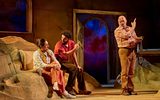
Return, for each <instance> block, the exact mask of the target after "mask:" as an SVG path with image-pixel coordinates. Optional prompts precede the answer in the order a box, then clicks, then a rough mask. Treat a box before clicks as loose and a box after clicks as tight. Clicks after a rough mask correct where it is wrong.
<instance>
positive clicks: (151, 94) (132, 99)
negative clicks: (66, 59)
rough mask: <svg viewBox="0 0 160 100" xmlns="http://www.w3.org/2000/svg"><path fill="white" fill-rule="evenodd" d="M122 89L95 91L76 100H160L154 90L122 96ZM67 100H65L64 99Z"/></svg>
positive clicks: (138, 91)
mask: <svg viewBox="0 0 160 100" xmlns="http://www.w3.org/2000/svg"><path fill="white" fill-rule="evenodd" d="M120 92H121V91H120V89H112V88H109V89H108V88H103V89H95V90H94V91H92V94H91V95H77V98H76V99H74V100H160V95H156V93H157V91H153V90H136V92H137V93H138V95H130V96H123V95H120ZM63 100H65V99H63Z"/></svg>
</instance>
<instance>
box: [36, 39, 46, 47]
mask: <svg viewBox="0 0 160 100" xmlns="http://www.w3.org/2000/svg"><path fill="white" fill-rule="evenodd" d="M45 42H46V40H45V39H43V38H42V39H37V40H36V44H37V46H38V47H39V48H41V47H43V46H44V45H45Z"/></svg>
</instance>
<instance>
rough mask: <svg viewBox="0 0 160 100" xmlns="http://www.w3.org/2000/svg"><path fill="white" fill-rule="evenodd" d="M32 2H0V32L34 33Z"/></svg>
mask: <svg viewBox="0 0 160 100" xmlns="http://www.w3.org/2000/svg"><path fill="white" fill-rule="evenodd" d="M31 8H32V3H31V0H1V1H0V32H3V33H4V32H6V33H12V32H13V33H15V32H32V10H31Z"/></svg>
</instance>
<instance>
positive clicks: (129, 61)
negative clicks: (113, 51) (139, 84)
mask: <svg viewBox="0 0 160 100" xmlns="http://www.w3.org/2000/svg"><path fill="white" fill-rule="evenodd" d="M118 53H119V57H120V63H121V83H122V89H123V90H128V91H133V90H134V84H133V81H132V79H133V75H134V67H135V63H136V54H135V51H134V49H128V48H119V51H118Z"/></svg>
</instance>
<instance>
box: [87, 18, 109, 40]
mask: <svg viewBox="0 0 160 100" xmlns="http://www.w3.org/2000/svg"><path fill="white" fill-rule="evenodd" d="M85 27H86V28H88V29H90V30H92V31H93V33H94V34H97V35H98V37H102V36H104V35H106V34H107V33H108V31H107V28H106V26H105V23H104V22H102V21H101V20H99V19H93V20H90V21H88V22H87V23H86V24H85Z"/></svg>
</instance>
